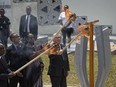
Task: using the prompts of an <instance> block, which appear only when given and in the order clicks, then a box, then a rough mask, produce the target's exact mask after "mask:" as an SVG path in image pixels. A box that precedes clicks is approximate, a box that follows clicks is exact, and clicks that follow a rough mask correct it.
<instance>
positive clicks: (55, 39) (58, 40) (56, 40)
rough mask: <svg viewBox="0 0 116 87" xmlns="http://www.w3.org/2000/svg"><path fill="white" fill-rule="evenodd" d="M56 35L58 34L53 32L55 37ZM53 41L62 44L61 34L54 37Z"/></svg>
mask: <svg viewBox="0 0 116 87" xmlns="http://www.w3.org/2000/svg"><path fill="white" fill-rule="evenodd" d="M55 35H56V33H55V34H53V37H54V36H55ZM53 42H54V43H56V44H60V43H61V35H60V34H59V35H57V36H55V38H54V39H53Z"/></svg>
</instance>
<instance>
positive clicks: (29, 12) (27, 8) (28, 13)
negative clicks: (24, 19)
mask: <svg viewBox="0 0 116 87" xmlns="http://www.w3.org/2000/svg"><path fill="white" fill-rule="evenodd" d="M26 13H27V15H30V14H31V7H30V6H27V7H26Z"/></svg>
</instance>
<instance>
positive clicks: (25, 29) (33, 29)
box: [19, 6, 38, 43]
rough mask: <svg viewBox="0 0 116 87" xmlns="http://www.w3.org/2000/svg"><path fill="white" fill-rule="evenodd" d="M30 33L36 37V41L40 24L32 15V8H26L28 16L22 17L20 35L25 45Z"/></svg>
mask: <svg viewBox="0 0 116 87" xmlns="http://www.w3.org/2000/svg"><path fill="white" fill-rule="evenodd" d="M28 33H32V34H33V35H34V38H35V40H36V39H37V35H38V23H37V18H36V17H35V16H33V15H32V14H31V7H30V6H27V7H26V15H23V16H21V19H20V26H19V35H20V37H21V38H22V39H23V40H22V41H23V42H24V43H25V42H26V39H27V35H28Z"/></svg>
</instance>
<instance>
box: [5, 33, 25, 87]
mask: <svg viewBox="0 0 116 87" xmlns="http://www.w3.org/2000/svg"><path fill="white" fill-rule="evenodd" d="M10 40H11V41H12V44H11V45H10V46H9V47H8V48H7V51H6V55H5V57H6V61H7V62H8V64H9V67H10V69H11V70H12V71H15V70H17V69H18V68H20V67H21V66H22V65H23V64H24V62H25V59H24V57H23V45H22V44H20V37H19V36H18V34H16V33H12V34H11V35H10ZM21 73H22V74H23V75H24V73H23V71H22V72H21ZM18 82H19V83H20V85H21V87H26V86H25V78H24V77H19V76H17V75H16V76H15V77H13V78H11V79H10V87H17V84H18Z"/></svg>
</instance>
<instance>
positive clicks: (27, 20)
mask: <svg viewBox="0 0 116 87" xmlns="http://www.w3.org/2000/svg"><path fill="white" fill-rule="evenodd" d="M28 22H29V16H28V15H27V16H26V21H25V24H26V25H25V32H26V33H27V32H28V26H29V25H28V24H29V23H28Z"/></svg>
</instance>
